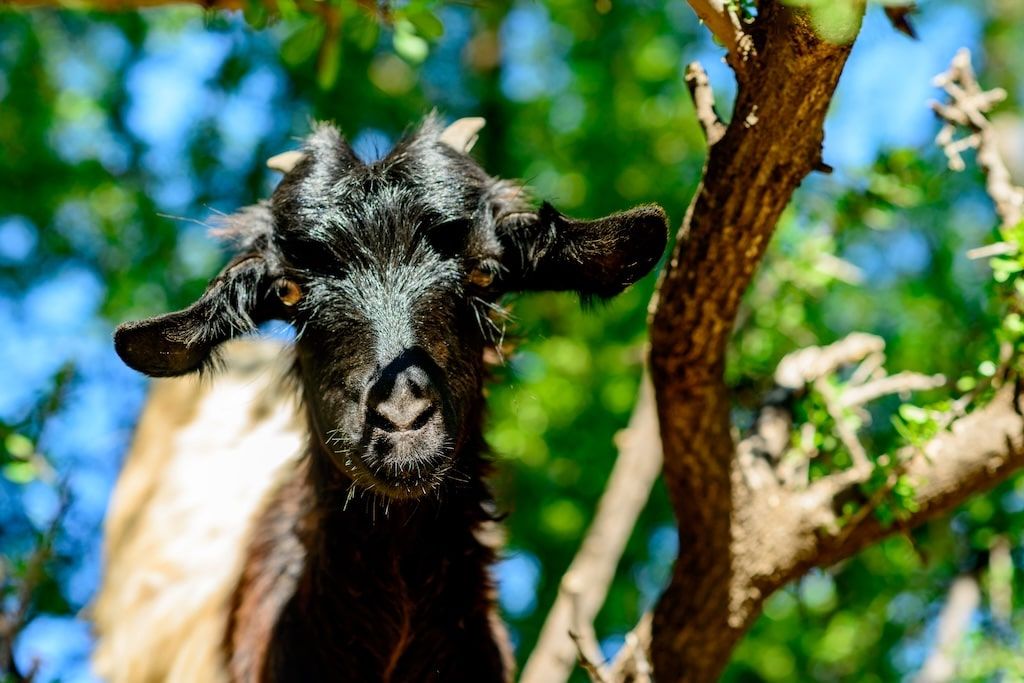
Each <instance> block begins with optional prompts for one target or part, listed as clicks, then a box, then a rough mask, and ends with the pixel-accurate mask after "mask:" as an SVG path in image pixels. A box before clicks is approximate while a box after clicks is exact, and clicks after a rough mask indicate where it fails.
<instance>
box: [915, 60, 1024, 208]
mask: <svg viewBox="0 0 1024 683" xmlns="http://www.w3.org/2000/svg"><path fill="white" fill-rule="evenodd" d="M935 85H936V86H937V87H941V88H942V89H943V90H945V91H946V94H947V95H949V98H950V101H949V102H948V103H947V104H942V103H939V102H932V105H931V106H932V109H933V110H934V111H935V113H936V114H937V115H938V116H939V118H940V119H942V121H943V122H944V123H943V126H942V128H941V129H940V130H939V134H938V136H937V137H936V138H935V142H936V143H937V144H938V145H939V146H940V147H942V149H943V151H945V153H946V157H947V158H948V159H949V167H950V168H951V169H952V170H954V171H962V170H964V168H965V167H966V166H965V164H964V160H963V157H961V153H962V152H963V151H965V150H967V149H972V148H973V149H977V150H978V165H979V166H980V167H981V169H982V170H983V171H984V172H985V178H986V190H987V191H988V195H989V196H990V197H991V198H992V201H993V202H995V205H996V212H997V213H998V214H999V218H1000V220H1001V221H1002V224H1003V226H1004V227H1008V228H1012V227H1016V226H1017V224H1018V223H1020V222H1021V220H1022V218H1024V188H1020V187H1017V186H1015V185H1014V184H1013V181H1012V180H1011V177H1010V172H1009V170H1007V168H1006V164H1004V163H1003V160H1002V158H1001V157H1000V156H999V149H998V146H997V144H996V140H995V136H994V133H993V131H992V124H991V123H989V121H988V118H986V114H987V113H988V112H989V111H991V110H992V108H993V107H994V106H995V105H996V104H998V103H999V102H1002V101H1003V100H1004V99H1006V91H1005V90H1003V89H1002V88H993V89H992V90H982V88H981V85H979V84H978V78H977V76H975V75H974V69H973V68H972V67H971V52H970V50H968V49H967V48H961V49H960V50H959V51H958V52H957V53H956V56H955V57H953V61H952V63H951V64H950V66H949V69H948V70H947V71H946V72H944V73H941V74H939V75H938V76H936V77H935ZM961 127H963V128H966V129H968V130H969V131H971V133H970V134H969V135H967V136H965V137H962V138H959V139H957V138H956V137H955V136H956V132H957V129H958V128H961Z"/></svg>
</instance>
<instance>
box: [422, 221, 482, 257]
mask: <svg viewBox="0 0 1024 683" xmlns="http://www.w3.org/2000/svg"><path fill="white" fill-rule="evenodd" d="M472 226H473V224H472V223H471V222H470V221H468V220H466V219H462V218H460V219H457V220H453V221H445V222H444V223H439V224H438V225H435V226H433V227H432V228H431V229H430V231H429V232H428V233H427V241H429V242H430V245H431V246H432V247H433V248H434V249H435V250H437V252H438V253H439V254H441V256H443V257H445V258H454V257H455V256H457V255H458V254H460V253H462V251H463V250H464V249H465V248H466V240H467V239H468V238H469V232H470V229H471V228H472Z"/></svg>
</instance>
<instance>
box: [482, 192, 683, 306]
mask: <svg viewBox="0 0 1024 683" xmlns="http://www.w3.org/2000/svg"><path fill="white" fill-rule="evenodd" d="M498 232H499V239H500V240H501V242H502V245H503V247H504V250H505V257H504V261H505V263H504V265H505V267H506V269H507V276H506V282H507V286H508V288H509V289H520V290H575V291H577V292H579V294H580V295H581V296H583V297H592V296H597V297H602V298H606V297H611V296H614V295H616V294H618V293H619V292H621V291H622V290H623V289H625V288H626V287H628V286H629V285H631V284H633V283H634V282H636V281H637V280H639V279H640V278H642V277H643V276H644V275H646V274H647V273H649V272H650V270H651V268H653V267H654V264H655V263H657V262H658V259H660V258H661V255H662V253H663V252H664V250H665V243H666V241H667V239H668V225H667V222H666V218H665V211H664V210H663V209H662V208H661V207H660V206H657V205H655V204H646V205H643V206H638V207H635V208H633V209H630V210H629V211H623V212H621V213H613V214H612V215H610V216H605V217H604V218H598V219H597V220H592V221H584V220H576V219H574V218H569V217H568V216H565V215H563V214H561V213H559V211H558V210H557V209H555V208H554V207H553V206H551V205H550V204H548V203H547V202H545V203H544V204H542V205H541V207H540V210H539V211H537V212H535V213H534V212H525V213H516V214H512V215H510V216H508V217H506V218H505V219H504V220H502V221H501V225H500V226H499V230H498Z"/></svg>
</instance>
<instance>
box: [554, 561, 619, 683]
mask: <svg viewBox="0 0 1024 683" xmlns="http://www.w3.org/2000/svg"><path fill="white" fill-rule="evenodd" d="M562 589H563V590H564V591H565V592H566V595H567V596H568V598H569V602H570V606H571V613H572V626H571V627H570V628H569V637H570V638H572V642H573V644H574V645H575V646H576V657H577V660H578V661H579V663H580V666H581V667H582V668H583V670H584V671H586V672H587V676H589V677H590V680H591V683H609V682H608V677H607V669H606V667H605V665H604V658H603V657H602V656H601V645H600V644H599V643H598V642H597V634H596V633H594V624H593V623H592V622H591V621H590V620H589V619H587V618H586V617H585V616H584V615H583V608H582V604H581V602H580V594H581V593H582V592H583V587H582V585H581V583H580V581H579V580H578V577H575V576H573V575H570V574H566V576H565V578H564V579H563V580H562Z"/></svg>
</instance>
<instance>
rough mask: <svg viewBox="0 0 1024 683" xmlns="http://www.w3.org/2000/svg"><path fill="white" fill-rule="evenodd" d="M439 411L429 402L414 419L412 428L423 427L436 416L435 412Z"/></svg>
mask: <svg viewBox="0 0 1024 683" xmlns="http://www.w3.org/2000/svg"><path fill="white" fill-rule="evenodd" d="M435 412H437V407H436V406H434V405H433V404H429V405H428V406H427V409H426V410H424V411H423V412H422V413H420V414H419V417H417V418H416V419H415V420H413V421H412V427H411V429H423V428H424V427H426V426H427V423H428V422H430V418H432V417H434V413H435Z"/></svg>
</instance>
